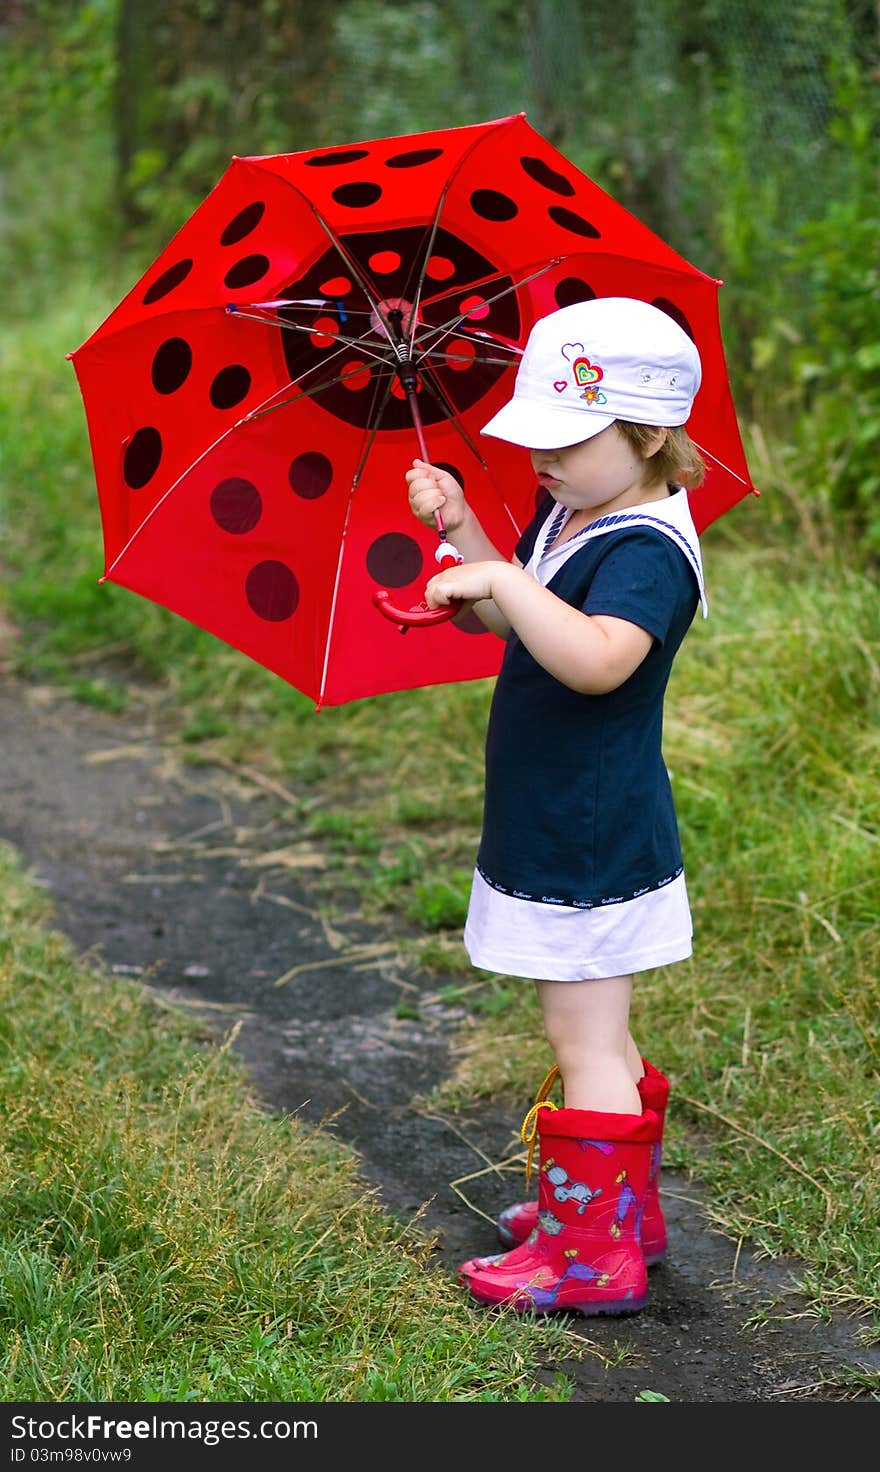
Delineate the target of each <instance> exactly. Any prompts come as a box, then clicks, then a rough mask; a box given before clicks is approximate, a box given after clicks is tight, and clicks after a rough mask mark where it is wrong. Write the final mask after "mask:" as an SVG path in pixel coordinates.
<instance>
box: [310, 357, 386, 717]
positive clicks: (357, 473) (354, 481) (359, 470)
mask: <svg viewBox="0 0 880 1472" xmlns="http://www.w3.org/2000/svg"><path fill="white" fill-rule="evenodd" d="M393 381H394V380H393V377H389V380H388V384H387V386H386V389H385V393H384V395H383V397H382V402H381V404H380V405H379V407H378V410H377V411H376V421H375V423H374V424H373V426H372V428H371V430H370V431H369V435H368V437H367V440H366V444H365V445H364V449H363V453H362V455H361V458H360V460H359V461H358V463H357V465H356V466H355V469H354V474H353V475H352V478H351V489H350V490H349V493H348V505H347V506H346V508H345V521H344V523H343V526H342V535H341V536H340V538H339V555H338V556H337V558H336V576H335V578H334V580H333V594H332V597H331V599H330V616H329V618H328V620H327V640H326V643H325V645H324V665H323V668H322V670H321V684H320V688H319V691H318V705H319V707H320V705H321V703H322V702H323V699H324V691H325V690H326V688H327V674H328V671H329V668H330V645H331V643H332V642H333V625H334V622H335V619H336V605H337V601H338V598H339V584H340V582H341V580H342V561H343V557H344V556H345V539H346V536H347V534H348V523H349V521H350V519H351V512H352V506H353V504H354V493H355V491H356V490H357V487H358V483H359V481H360V478H361V475H362V474H363V469H364V466H365V465H366V463H367V456H368V455H369V453H370V450H371V448H372V445H373V441H374V440H375V438H376V435H377V434H378V432H379V426H380V424H381V420H382V415H383V413H384V412H385V405H386V404H387V402H388V397H389V395H390V393H391V385H392V383H393ZM377 390H378V384H377ZM371 412H372V411H371Z"/></svg>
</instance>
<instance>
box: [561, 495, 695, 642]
mask: <svg viewBox="0 0 880 1472" xmlns="http://www.w3.org/2000/svg"><path fill="white" fill-rule="evenodd" d="M571 514H572V512H571V508H570V507H568V506H560V505H559V504H558V503H554V508H553V509H551V511H550V513H549V514H548V516H547V519H546V521H545V522H544V525H543V527H542V529H541V533H540V535H539V537H538V542H537V546H536V548H535V552H536V554H537V555H536V556H535V559H534V560H535V563H536V564H537V563H538V562H541V561H543V559H544V558H547V559H549V560H550V561H556V560H557V559H558V560H559V561H560V562H563V561H567V560H568V557H569V556H570V555H571V554H572V553H573V552H576V551H577V549H578V548H579V547H582V546H583V545H584V543H585V542H591V541H592V540H593V539H594V538H595V537H602V536H605V534H606V533H607V532H616V531H621V530H623V529H629V528H630V527H636V526H647V527H653V529H654V530H655V531H658V532H661V533H662V534H663V536H665V537H668V538H669V540H670V541H671V542H672V543H674V545H675V546H676V547H677V548H678V550H679V551H680V552H681V553H682V554H683V556H684V557H685V558H686V559H687V561H688V563H689V564H690V566H691V568H692V570H693V574H694V577H695V578H696V580H697V588H698V589H699V593H700V608H701V609H702V613H703V618H708V616H709V604H708V601H707V599H706V587H705V582H704V579H703V559H702V557H701V555H700V539H699V537H698V535H697V529H696V527H695V526H694V520H693V517H692V516H691V509H690V504H689V502H688V493H687V491H686V490H684V489H683V488H681V489H679V490H677V491H675V492H673V494H672V495H671V496H669V497H667V499H666V500H665V501H646V502H645V503H644V504H643V505H641V506H628V507H627V508H626V510H625V511H612V512H611V513H610V514H609V515H608V516H601V517H600V518H599V520H598V521H594V522H591V524H590V525H589V526H585V527H583V528H582V530H581V531H579V532H575V534H574V536H572V537H569V539H568V541H566V542H563V543H562V544H561V545H560V546H558V547H550V544H551V542H552V541H553V540H554V538H555V537H557V536H558V535H559V533H560V531H561V530H562V528H563V526H564V525H565V523H566V521H567V520H568V518H569V517H570V516H571ZM548 548H550V550H549V551H548V550H547V549H548Z"/></svg>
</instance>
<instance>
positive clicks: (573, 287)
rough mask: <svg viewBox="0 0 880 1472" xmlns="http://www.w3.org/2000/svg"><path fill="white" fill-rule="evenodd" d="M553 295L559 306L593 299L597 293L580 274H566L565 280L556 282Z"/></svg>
mask: <svg viewBox="0 0 880 1472" xmlns="http://www.w3.org/2000/svg"><path fill="white" fill-rule="evenodd" d="M553 295H554V296H555V298H556V305H557V307H573V306H574V304H575V302H591V301H593V299H594V298H595V295H596V293H595V292H594V290H593V288H592V286H588V285H587V283H586V281H582V280H581V278H580V276H566V277H565V279H564V280H563V281H558V282H557V283H556V286H555V288H554V291H553Z"/></svg>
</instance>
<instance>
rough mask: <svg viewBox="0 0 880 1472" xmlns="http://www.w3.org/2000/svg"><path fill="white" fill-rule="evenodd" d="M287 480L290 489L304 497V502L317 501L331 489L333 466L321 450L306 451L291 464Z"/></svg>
mask: <svg viewBox="0 0 880 1472" xmlns="http://www.w3.org/2000/svg"><path fill="white" fill-rule="evenodd" d="M287 479H288V480H289V481H290V489H291V490H292V491H295V492H296V494H297V495H298V496H302V498H303V500H304V501H317V499H318V497H319V496H323V495H324V492H325V491H328V490H329V489H330V482H331V481H332V479H333V466H332V465H331V463H330V461H329V460H328V459H327V456H326V455H322V454H321V452H320V450H306V451H305V452H304V453H303V454H302V455H297V457H296V459H295V460H292V461H291V462H290V468H289V470H288V472H287Z"/></svg>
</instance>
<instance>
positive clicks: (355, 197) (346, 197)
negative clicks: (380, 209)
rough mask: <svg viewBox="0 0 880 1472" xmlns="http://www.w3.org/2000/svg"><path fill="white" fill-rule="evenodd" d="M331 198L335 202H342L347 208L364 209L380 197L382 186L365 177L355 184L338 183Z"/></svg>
mask: <svg viewBox="0 0 880 1472" xmlns="http://www.w3.org/2000/svg"><path fill="white" fill-rule="evenodd" d="M333 198H334V199H335V200H336V203H337V204H343V205H345V206H346V208H347V209H350V210H365V209H367V208H368V207H369V206H370V205H371V204H375V203H376V200H377V199H381V198H382V186H381V185H380V184H373V183H371V182H370V181H369V180H367V179H364V180H362V181H361V182H360V183H357V184H340V185H339V186H338V188H336V189H334V191H333Z"/></svg>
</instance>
